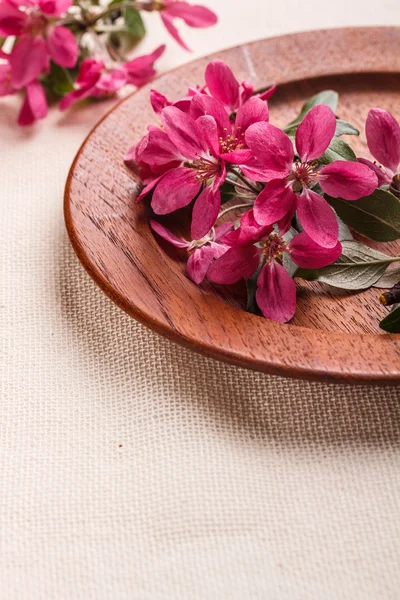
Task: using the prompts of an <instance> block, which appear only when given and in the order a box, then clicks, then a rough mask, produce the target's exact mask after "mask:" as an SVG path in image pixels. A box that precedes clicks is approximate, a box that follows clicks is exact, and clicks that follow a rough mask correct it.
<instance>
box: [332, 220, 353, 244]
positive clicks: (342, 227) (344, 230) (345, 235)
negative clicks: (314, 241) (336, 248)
mask: <svg viewBox="0 0 400 600" xmlns="http://www.w3.org/2000/svg"><path fill="white" fill-rule="evenodd" d="M336 219H337V222H338V225H339V242H344V241H346V240H353V239H354V237H353V234H352V233H351V231H350V229H349V228H348V227H347V225H346V223H343V221H342V219H339V217H338V216H337V215H336Z"/></svg>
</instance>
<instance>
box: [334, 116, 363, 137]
mask: <svg viewBox="0 0 400 600" xmlns="http://www.w3.org/2000/svg"><path fill="white" fill-rule="evenodd" d="M335 135H336V136H340V135H360V132H359V131H358V129H356V128H355V127H354V126H353V125H351V124H350V123H346V121H342V120H341V119H337V120H336V131H335Z"/></svg>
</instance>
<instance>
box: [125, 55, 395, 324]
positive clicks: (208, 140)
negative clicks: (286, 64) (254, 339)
mask: <svg viewBox="0 0 400 600" xmlns="http://www.w3.org/2000/svg"><path fill="white" fill-rule="evenodd" d="M274 91H275V86H272V87H271V88H270V89H268V90H267V91H266V92H264V93H262V94H256V93H255V92H254V89H253V86H252V85H251V84H250V83H249V82H243V83H239V82H238V81H237V80H236V78H235V77H234V75H233V73H232V71H231V70H230V69H229V67H228V66H227V65H225V64H224V63H223V62H222V61H219V60H216V61H213V62H211V63H209V64H208V66H207V68H206V71H205V85H204V86H198V87H194V88H190V89H189V90H188V93H187V95H186V96H185V97H184V98H181V99H180V100H178V101H170V100H169V99H167V98H166V97H165V96H164V95H162V94H160V93H159V92H156V91H154V90H153V91H152V92H151V98H150V99H151V103H152V107H153V109H154V111H155V113H156V114H157V115H158V117H159V119H160V121H161V126H155V125H150V126H149V127H148V132H147V134H146V135H145V136H144V137H143V138H142V139H141V140H140V142H139V143H138V144H137V145H136V146H134V147H133V148H131V149H130V150H129V151H128V152H127V154H126V156H125V163H126V164H127V166H128V167H130V168H132V169H133V170H134V171H135V172H136V173H137V174H138V175H139V176H140V178H141V181H142V183H143V188H142V190H141V193H140V195H139V197H138V200H142V199H143V198H149V199H150V204H151V208H152V210H153V212H154V214H155V215H160V216H161V215H166V214H169V213H172V212H174V211H177V210H179V209H182V208H184V207H188V206H189V205H190V208H191V230H190V234H191V240H189V241H187V240H185V239H182V238H180V237H177V236H176V235H174V234H173V233H172V232H171V231H170V230H168V229H167V228H166V227H165V226H164V225H163V224H162V223H161V222H160V221H159V220H156V219H155V218H152V219H151V221H150V225H151V227H152V229H153V230H154V232H155V233H156V234H157V235H158V236H161V237H162V238H164V239H165V240H167V241H169V242H170V243H171V244H173V245H174V246H176V247H178V248H181V249H184V250H186V251H187V253H188V261H187V274H188V276H189V278H190V279H191V280H192V281H193V282H194V283H196V284H200V283H201V282H202V281H203V280H204V278H207V279H208V280H209V281H211V282H214V283H216V284H232V283H235V282H238V281H239V280H241V279H245V280H248V279H250V278H252V279H253V280H254V281H255V284H256V289H257V291H256V302H257V305H258V308H259V310H260V311H261V313H262V314H263V315H264V316H265V317H267V318H268V319H272V320H275V321H280V322H286V321H289V320H290V319H291V318H292V317H293V316H294V313H295V310H296V285H295V282H294V279H293V272H292V271H291V269H290V268H289V267H288V264H291V265H293V264H294V265H295V266H297V267H301V268H306V269H321V268H323V267H326V266H327V265H330V264H332V263H334V262H335V261H337V260H338V259H339V257H340V256H341V253H342V245H341V242H340V241H339V225H338V218H337V216H336V214H335V211H334V210H333V208H332V207H331V205H330V204H329V202H328V200H327V197H328V198H329V197H331V198H341V199H342V200H345V201H348V202H352V201H356V200H358V199H360V198H363V197H366V196H370V195H371V194H372V193H374V192H375V190H376V189H377V188H378V187H380V186H382V185H388V184H389V183H390V182H391V181H392V179H393V176H394V174H395V173H396V171H397V169H398V165H399V162H400V128H399V125H398V124H397V122H396V121H395V119H394V118H393V117H392V116H391V115H390V113H387V112H386V111H383V110H380V109H373V110H372V111H371V112H370V113H369V116H368V120H367V127H366V132H367V138H368V144H369V148H370V150H371V153H372V154H373V155H374V157H375V158H376V159H377V160H378V161H379V162H380V163H381V164H382V165H383V166H382V167H379V166H378V165H376V164H375V163H372V162H371V161H368V160H366V159H359V160H356V159H354V160H329V159H328V160H327V159H326V158H325V153H326V151H327V149H328V148H329V147H330V145H331V143H332V141H333V140H334V137H335V132H336V126H337V119H336V116H335V114H334V112H333V111H332V109H331V108H329V106H326V105H323V104H319V105H316V106H314V107H313V108H312V109H311V110H309V111H308V112H307V114H306V115H305V116H304V118H303V119H302V121H301V123H300V125H299V126H298V127H297V129H296V132H295V136H294V137H289V136H288V135H287V134H286V133H285V132H284V131H283V130H282V129H281V128H279V127H277V126H275V125H273V124H272V123H270V119H269V109H268V100H269V98H270V97H271V96H272V94H273V93H274ZM226 185H229V186H230V187H231V189H233V190H234V194H233V195H234V196H235V197H236V198H237V199H239V200H240V202H241V204H239V205H236V206H235V205H234V206H231V205H230V204H228V205H227V206H228V208H225V207H224V208H223V210H222V211H221V198H223V197H224V188H225V187H226ZM242 206H244V208H246V209H247V211H246V212H244V213H243V214H242V216H241V218H240V221H239V223H235V222H233V221H231V222H225V218H226V217H225V215H226V214H227V213H228V212H229V211H230V210H231V209H233V208H236V207H238V208H240V207H242ZM221 218H222V221H219V219H221ZM177 219H178V220H179V221H180V220H181V219H182V213H177ZM287 259H289V260H287Z"/></svg>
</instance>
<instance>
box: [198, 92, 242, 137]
mask: <svg viewBox="0 0 400 600" xmlns="http://www.w3.org/2000/svg"><path fill="white" fill-rule="evenodd" d="M203 115H211V116H212V117H213V118H214V119H215V122H216V123H217V125H218V134H219V136H221V137H224V138H225V137H226V135H228V134H229V133H231V131H232V123H231V122H230V120H229V115H228V113H227V112H226V110H225V108H224V107H223V105H222V104H221V102H218V100H216V99H215V98H213V97H212V96H206V95H205V94H197V95H196V96H194V97H193V100H192V101H191V103H190V116H191V117H193V119H198V118H199V117H202V116H203Z"/></svg>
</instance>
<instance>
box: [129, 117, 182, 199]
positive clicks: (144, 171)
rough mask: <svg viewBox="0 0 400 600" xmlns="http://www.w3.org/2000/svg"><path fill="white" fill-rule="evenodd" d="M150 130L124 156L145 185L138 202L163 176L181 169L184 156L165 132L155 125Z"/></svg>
mask: <svg viewBox="0 0 400 600" xmlns="http://www.w3.org/2000/svg"><path fill="white" fill-rule="evenodd" d="M148 129H149V132H148V133H147V134H146V135H145V136H144V137H143V138H142V139H141V140H140V142H139V143H138V144H137V146H133V147H132V148H130V149H129V150H128V152H127V153H126V154H125V156H124V162H125V164H126V165H127V166H128V167H129V168H130V169H132V170H133V171H135V172H136V173H138V174H139V176H140V178H141V180H142V182H143V183H144V184H145V187H144V189H143V190H142V192H141V194H140V196H139V197H138V201H140V200H141V199H142V198H144V197H145V196H146V195H147V194H148V193H149V192H150V191H151V190H152V189H153V188H154V187H155V185H156V183H158V181H159V177H160V176H161V175H163V174H164V173H166V172H167V171H169V170H170V169H173V168H176V167H179V165H180V164H181V162H182V155H181V154H180V152H179V151H178V150H177V148H176V146H175V145H174V144H173V143H172V142H171V140H170V139H169V137H168V135H167V134H166V133H165V131H163V130H162V129H159V128H158V127H155V126H154V125H150V126H149V128H148ZM148 188H149V189H148Z"/></svg>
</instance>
